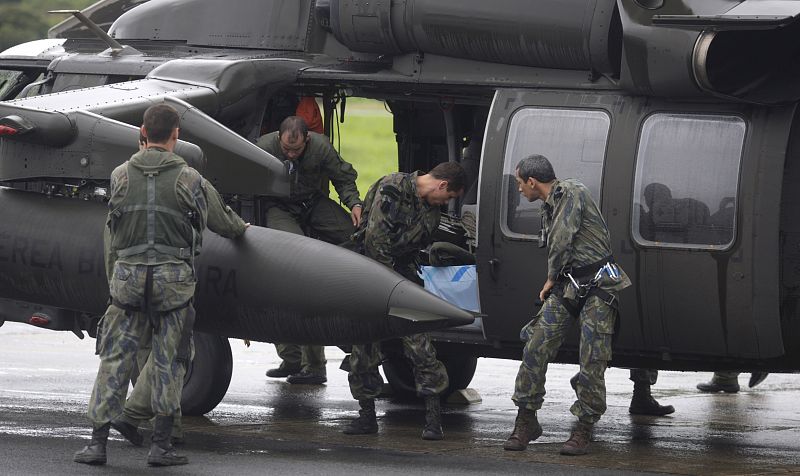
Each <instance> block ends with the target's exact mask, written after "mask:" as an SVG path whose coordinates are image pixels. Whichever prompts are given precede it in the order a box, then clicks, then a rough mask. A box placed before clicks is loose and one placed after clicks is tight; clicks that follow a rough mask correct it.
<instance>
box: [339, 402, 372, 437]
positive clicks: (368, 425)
mask: <svg viewBox="0 0 800 476" xmlns="http://www.w3.org/2000/svg"><path fill="white" fill-rule="evenodd" d="M358 404H359V405H360V406H361V409H360V410H359V411H358V418H356V419H355V420H353V421H351V422H350V424H349V425H347V427H346V428H345V429H344V430H342V433H344V434H345V435H371V434H373V433H377V432H378V418H377V416H376V415H375V400H374V399H372V398H368V399H364V400H359V401H358Z"/></svg>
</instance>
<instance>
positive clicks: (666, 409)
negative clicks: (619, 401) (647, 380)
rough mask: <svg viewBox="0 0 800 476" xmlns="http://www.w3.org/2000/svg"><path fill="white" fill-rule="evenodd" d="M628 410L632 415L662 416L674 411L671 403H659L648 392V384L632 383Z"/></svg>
mask: <svg viewBox="0 0 800 476" xmlns="http://www.w3.org/2000/svg"><path fill="white" fill-rule="evenodd" d="M628 411H629V412H630V413H632V414H634V415H650V416H664V415H669V414H670V413H674V412H675V407H673V406H672V405H660V404H659V403H658V402H657V401H656V399H655V398H653V396H652V395H651V394H650V385H642V384H638V383H637V384H634V385H633V398H631V406H630V407H628Z"/></svg>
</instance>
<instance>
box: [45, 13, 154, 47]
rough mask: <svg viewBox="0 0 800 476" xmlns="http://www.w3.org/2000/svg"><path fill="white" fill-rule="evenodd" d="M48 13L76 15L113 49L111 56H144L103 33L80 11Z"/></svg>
mask: <svg viewBox="0 0 800 476" xmlns="http://www.w3.org/2000/svg"><path fill="white" fill-rule="evenodd" d="M47 13H56V14H59V13H60V14H64V13H68V14H70V15H74V16H75V18H77V19H78V21H79V22H81V23H83V24H84V25H85V26H86V28H88V29H89V31H91V32H92V33H94V34H95V35H96V36H97V37H98V38H100V39H101V40H103V42H104V43H105V44H107V45H108V47H109V49H111V56H117V55H119V54H142V53H141V52H140V51H139V50H137V49H136V48H133V47H130V46H123V45H121V44H120V43H119V42H118V41H117V40H115V39H114V38H111V36H109V34H108V33H106V32H105V31H103V29H102V28H100V27H99V26H97V23H95V22H93V21H92V20H90V19H89V17H87V16H86V15H84V14H83V13H81V11H80V10H50V11H49V12H47Z"/></svg>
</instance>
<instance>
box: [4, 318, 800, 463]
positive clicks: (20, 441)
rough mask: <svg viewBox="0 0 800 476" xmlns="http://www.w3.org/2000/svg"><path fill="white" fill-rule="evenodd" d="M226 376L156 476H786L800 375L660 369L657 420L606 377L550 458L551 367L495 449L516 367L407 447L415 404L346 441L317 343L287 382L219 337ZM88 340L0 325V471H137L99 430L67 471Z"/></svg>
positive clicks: (134, 453) (561, 395) (794, 448)
mask: <svg viewBox="0 0 800 476" xmlns="http://www.w3.org/2000/svg"><path fill="white" fill-rule="evenodd" d="M231 344H232V348H233V354H234V375H233V380H232V382H231V386H230V388H229V390H228V393H227V395H226V397H225V399H224V400H223V402H222V403H221V404H220V405H219V406H218V407H217V408H216V409H215V410H214V411H212V412H211V413H209V414H207V415H206V416H204V417H187V418H185V426H186V428H187V445H186V446H185V447H182V448H181V451H182V452H183V453H184V454H186V455H188V456H189V458H190V461H191V464H190V465H189V466H185V467H179V468H169V469H166V470H162V471H167V472H169V473H170V474H226V473H227V474H234V473H235V474H365V473H367V474H374V473H380V474H405V475H408V474H501V473H502V474H523V473H524V474H529V473H542V474H621V473H625V474H637V473H638V474H643V473H668V474H711V475H713V474H726V475H728V474H790V473H797V474H800V411H798V409H797V405H798V403H797V402H798V401H800V376H798V375H779V374H772V375H770V376H769V377H768V378H767V380H766V381H765V382H764V383H762V384H761V385H759V386H758V387H757V388H755V389H748V388H747V386H746V381H747V375H742V376H741V378H740V380H741V383H742V390H741V391H740V393H738V394H702V393H699V392H697V390H696V389H695V384H696V383H697V382H699V381H704V380H707V379H708V377H710V374H705V373H702V374H699V373H681V372H662V373H661V375H660V376H659V382H658V384H657V385H656V386H655V387H653V394H654V396H655V397H656V398H657V399H658V400H659V401H661V402H662V403H668V404H672V405H674V406H675V408H676V412H675V413H674V414H673V415H671V416H668V417H662V418H656V417H640V416H631V415H630V414H629V413H628V404H629V401H630V394H631V390H632V383H631V382H630V381H629V380H628V371H627V370H624V369H611V370H609V372H608V373H607V374H606V380H607V387H608V412H607V413H606V415H605V416H604V417H603V419H602V420H601V421H600V422H599V423H598V425H596V431H595V435H594V438H593V443H592V445H591V454H589V455H587V456H583V457H565V456H560V455H559V454H558V449H559V448H560V446H561V443H562V442H563V441H564V440H566V439H567V437H568V435H569V431H570V427H571V425H572V423H573V422H574V417H572V415H571V414H570V413H569V406H570V405H571V403H572V401H573V400H574V393H573V392H572V390H571V389H570V387H569V383H568V380H569V377H570V376H572V374H573V373H574V372H575V369H576V367H575V366H571V365H552V366H551V368H550V371H549V372H548V394H547V396H546V401H545V404H544V407H543V409H542V410H541V411H540V413H539V419H540V422H541V424H542V426H543V427H544V435H543V436H542V437H541V438H540V439H539V440H537V441H536V442H535V443H533V444H532V445H531V446H530V447H529V448H528V450H527V451H525V452H521V453H513V452H505V451H503V449H502V444H503V441H505V438H506V437H507V436H508V434H509V433H510V431H511V429H512V427H513V424H514V416H515V415H516V409H515V407H514V406H513V403H512V402H511V400H510V397H511V393H512V391H513V381H514V376H515V375H516V371H517V368H518V362H514V361H503V360H494V359H481V360H480V361H479V364H478V370H477V373H476V377H475V379H474V380H473V382H472V384H471V385H470V387H471V388H473V389H475V390H477V391H478V393H479V394H480V396H481V397H482V402H481V403H477V404H472V405H446V406H445V407H444V416H443V421H444V429H445V436H446V439H445V440H444V441H441V442H426V441H423V440H421V439H420V437H419V436H420V432H421V428H422V423H423V420H424V406H423V405H422V404H421V403H416V402H411V403H409V402H398V401H392V400H388V399H386V400H380V401H379V402H378V405H377V407H378V415H379V425H380V428H381V433H380V434H379V435H377V436H376V435H369V436H346V435H342V434H341V428H342V427H343V426H344V425H345V424H346V422H347V421H348V420H349V419H350V418H353V417H354V416H355V415H356V411H357V408H358V405H357V403H356V402H355V401H353V400H352V398H351V397H350V392H349V389H348V387H347V378H346V374H345V373H344V372H342V371H340V370H338V366H339V364H340V362H341V359H342V357H343V355H344V354H342V352H341V351H339V350H338V349H336V348H333V347H328V348H327V349H326V350H327V356H328V378H329V382H328V384H327V385H324V386H302V385H290V384H287V383H285V382H284V381H282V380H276V379H269V378H266V377H265V376H264V371H265V370H266V369H267V368H270V367H272V366H275V365H277V363H278V358H277V355H276V354H275V351H274V347H273V346H272V345H269V344H262V343H254V344H253V345H252V346H251V347H250V348H246V347H245V346H244V344H243V342H241V341H235V340H234V341H231ZM97 363H98V360H97V358H96V357H95V356H94V340H92V339H88V338H87V339H85V340H83V341H79V340H78V339H77V338H76V337H75V336H74V335H73V334H71V333H66V332H52V331H44V330H39V329H35V328H32V327H29V326H25V325H20V324H13V323H9V324H6V325H4V326H3V327H0V455H2V456H0V458H2V460H0V461H3V464H2V465H0V474H91V473H100V472H103V473H113V474H137V473H140V472H141V471H143V470H146V465H145V464H144V459H145V455H146V449H144V448H136V447H133V446H131V445H129V444H128V443H127V442H125V441H124V440H122V439H121V437H119V436H118V435H116V434H114V433H113V432H112V438H111V441H110V443H109V465H108V466H106V467H103V468H91V467H86V466H83V465H78V464H75V463H73V462H72V453H73V452H74V451H75V450H77V449H79V448H80V447H81V446H82V445H83V444H85V441H86V439H87V438H88V436H89V434H90V429H89V425H88V423H87V420H86V418H85V411H86V405H87V403H88V400H89V392H90V390H91V385H92V382H93V380H94V376H95V373H96V371H97Z"/></svg>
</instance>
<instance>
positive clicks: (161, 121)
mask: <svg viewBox="0 0 800 476" xmlns="http://www.w3.org/2000/svg"><path fill="white" fill-rule="evenodd" d="M180 121H181V118H180V116H179V115H178V111H176V110H175V108H174V107H172V106H170V105H169V104H163V103H162V104H156V105H155V106H150V107H148V108H147V110H146V111H144V120H143V123H144V132H145V134H147V141H148V142H155V143H156V144H163V143H164V142H166V141H167V140H168V139H169V136H170V135H171V134H172V130H173V129H176V128H177V127H178V126H179V125H180Z"/></svg>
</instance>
